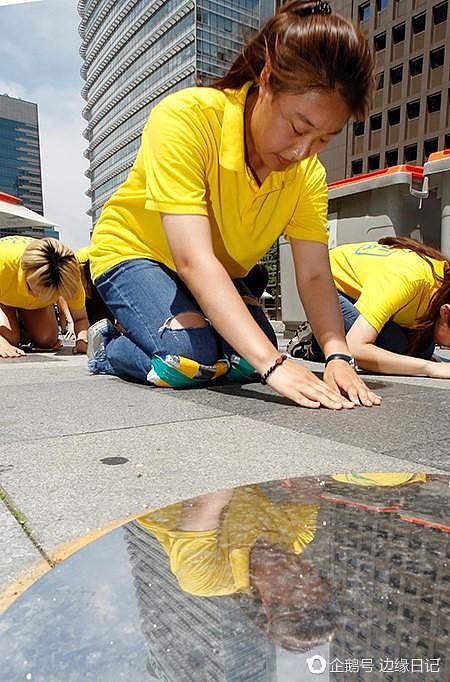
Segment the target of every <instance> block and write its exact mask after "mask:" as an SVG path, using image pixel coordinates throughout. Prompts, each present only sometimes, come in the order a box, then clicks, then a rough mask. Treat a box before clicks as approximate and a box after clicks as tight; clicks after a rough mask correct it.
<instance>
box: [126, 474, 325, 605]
mask: <svg viewBox="0 0 450 682" xmlns="http://www.w3.org/2000/svg"><path fill="white" fill-rule="evenodd" d="M318 511H319V505H318V504H308V505H298V504H289V503H283V504H274V503H273V502H272V501H271V500H270V499H269V498H268V497H266V496H265V495H264V494H263V492H262V491H261V490H260V488H259V487H258V486H257V485H251V486H243V487H241V488H237V489H236V490H235V491H234V494H233V497H232V499H231V501H230V503H229V504H228V506H227V507H226V508H225V510H224V512H223V516H222V519H221V523H220V526H219V527H218V528H215V529H214V530H205V531H182V530H176V528H177V524H178V522H179V519H180V516H181V512H182V504H181V503H179V504H174V505H171V506H170V507H166V508H165V509H162V510H159V511H157V512H153V513H151V514H148V515H147V516H142V517H140V518H139V519H138V522H139V523H140V524H141V525H142V526H143V527H144V528H145V529H146V530H148V531H149V532H150V533H152V534H153V535H154V536H155V537H156V539H157V540H158V542H159V543H160V544H161V545H162V547H163V548H164V550H165V551H166V552H167V554H168V556H169V562H170V570H171V571H172V573H173V574H174V575H175V576H176V577H177V580H178V583H179V585H180V587H181V588H182V589H183V590H185V592H189V593H190V594H195V595H199V596H207V597H211V596H221V595H225V594H234V593H235V592H246V593H250V552H251V549H252V547H253V545H254V544H255V543H256V541H257V540H258V539H259V538H264V539H265V540H266V541H267V542H268V543H269V544H277V545H282V546H283V547H284V548H285V549H287V550H288V551H290V552H293V553H295V554H300V553H301V552H302V551H303V550H304V548H305V547H306V545H308V544H309V543H310V542H312V541H313V540H314V536H315V533H316V528H317V514H318Z"/></svg>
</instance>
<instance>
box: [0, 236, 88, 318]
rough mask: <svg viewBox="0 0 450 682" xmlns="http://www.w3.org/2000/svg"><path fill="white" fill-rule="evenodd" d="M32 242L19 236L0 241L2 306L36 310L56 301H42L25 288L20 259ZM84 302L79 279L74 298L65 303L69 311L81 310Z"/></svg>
mask: <svg viewBox="0 0 450 682" xmlns="http://www.w3.org/2000/svg"><path fill="white" fill-rule="evenodd" d="M33 241H35V240H34V239H33V238H32V237H20V236H17V237H16V236H12V237H3V238H2V239H0V303H3V304H4V305H8V306H11V307H12V308H23V309H24V310H37V309H39V308H45V307H46V306H48V305H51V304H52V303H56V301H57V298H58V297H56V298H55V299H53V300H49V301H43V300H42V299H41V298H37V297H36V296H34V295H33V294H32V293H31V291H29V289H28V287H27V283H26V279H25V273H24V271H23V270H22V265H21V258H22V255H23V252H24V251H25V249H26V248H27V246H28V245H29V244H31V242H33ZM84 301H85V297H84V289H83V286H82V284H81V279H80V284H79V287H78V289H77V291H76V293H75V296H74V297H73V298H72V299H70V301H67V304H68V306H69V308H70V309H71V310H81V308H83V306H84Z"/></svg>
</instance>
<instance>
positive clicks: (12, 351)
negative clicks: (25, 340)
mask: <svg viewBox="0 0 450 682" xmlns="http://www.w3.org/2000/svg"><path fill="white" fill-rule="evenodd" d="M22 355H25V352H24V351H23V350H22V349H21V348H16V346H12V345H11V344H10V343H9V341H7V340H6V339H5V338H3V336H0V358H20V357H22Z"/></svg>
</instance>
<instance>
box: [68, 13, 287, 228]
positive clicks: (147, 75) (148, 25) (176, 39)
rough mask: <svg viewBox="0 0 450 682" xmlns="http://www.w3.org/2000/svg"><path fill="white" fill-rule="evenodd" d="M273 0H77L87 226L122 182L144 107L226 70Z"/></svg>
mask: <svg viewBox="0 0 450 682" xmlns="http://www.w3.org/2000/svg"><path fill="white" fill-rule="evenodd" d="M273 8H274V0H221V2H215V1H214V0H124V2H120V3H119V2H116V1H115V0H79V3H78V12H79V14H80V17H81V23H80V27H79V31H80V35H81V38H82V45H81V48H80V54H81V56H82V58H83V66H82V68H81V75H82V77H83V78H84V80H85V85H84V87H83V90H82V95H83V97H84V99H85V100H86V107H85V108H84V111H83V115H84V118H85V119H86V121H87V127H86V129H85V132H84V135H85V137H86V139H87V141H88V148H87V150H86V152H85V154H86V156H87V157H88V159H89V162H90V164H89V170H88V171H87V175H88V177H89V178H90V182H91V185H90V189H89V190H88V194H89V195H90V197H91V209H90V213H91V216H92V222H93V225H94V224H95V223H96V221H97V219H98V217H99V215H100V211H101V208H102V206H103V204H104V203H105V201H106V200H107V199H108V198H109V197H110V196H111V194H112V193H113V191H114V190H115V189H116V188H117V187H118V186H119V185H120V183H121V182H123V181H124V180H125V178H126V177H127V175H128V172H129V170H130V168H131V166H132V163H133V161H134V158H135V156H136V152H137V150H138V147H139V144H140V136H141V132H142V128H143V127H144V124H145V121H146V120H147V117H148V115H149V113H150V110H151V109H152V107H153V106H154V105H155V104H156V103H157V102H159V101H160V100H161V99H163V98H164V97H166V96H167V95H168V94H170V93H171V92H175V91H177V90H180V89H181V88H185V87H189V86H193V85H195V84H196V83H202V84H204V85H206V84H208V82H210V80H211V79H212V78H214V77H218V76H221V75H223V74H224V73H225V71H226V70H227V69H228V67H229V66H230V64H231V63H232V61H233V60H234V58H235V57H236V56H237V54H238V53H239V51H240V49H241V48H242V45H243V41H244V39H245V37H246V34H247V33H249V32H251V31H253V30H256V29H258V28H259V24H260V21H261V20H265V19H266V18H267V17H268V16H270V15H271V14H272V13H273Z"/></svg>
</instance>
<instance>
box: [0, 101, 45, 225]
mask: <svg viewBox="0 0 450 682" xmlns="http://www.w3.org/2000/svg"><path fill="white" fill-rule="evenodd" d="M0 192H4V193H5V194H10V195H12V196H14V197H18V198H19V199H21V200H22V202H23V205H24V206H25V207H26V208H29V209H30V210H32V211H35V212H36V213H40V214H41V215H42V214H43V213H44V207H43V201H42V179H41V160H40V147H39V125H38V108H37V104H34V103H33V102H25V101H24V100H21V99H16V98H15V97H9V96H8V95H0Z"/></svg>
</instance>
